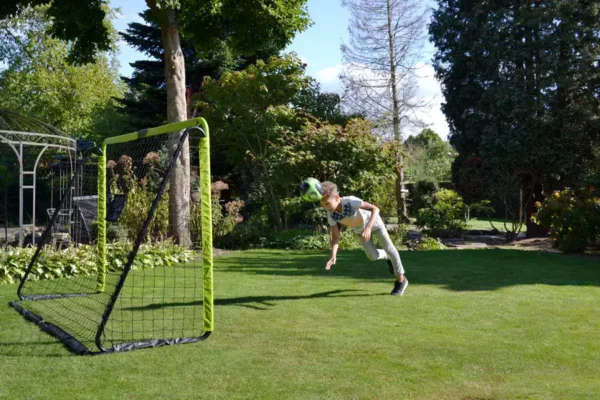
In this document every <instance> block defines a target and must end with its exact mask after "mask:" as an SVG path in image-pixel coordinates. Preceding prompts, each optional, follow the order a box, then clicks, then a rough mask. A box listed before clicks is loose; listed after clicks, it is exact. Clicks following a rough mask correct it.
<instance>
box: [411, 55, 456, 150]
mask: <svg viewBox="0 0 600 400" xmlns="http://www.w3.org/2000/svg"><path fill="white" fill-rule="evenodd" d="M417 67H419V70H418V72H417V75H418V76H419V78H418V79H419V80H418V82H419V90H418V92H417V93H418V95H419V96H420V97H422V98H423V99H424V100H426V101H427V102H428V103H429V107H428V109H427V110H421V111H419V112H418V113H417V114H418V115H419V117H420V118H421V119H422V120H423V121H424V122H425V123H426V124H428V125H430V128H431V129H433V130H434V131H436V132H437V133H438V134H439V135H440V136H441V137H442V139H446V138H447V137H448V132H449V128H448V123H447V122H446V117H445V116H444V113H443V112H442V109H441V106H442V101H443V100H444V96H443V95H442V91H441V88H440V84H439V82H438V81H437V79H435V71H434V69H433V66H431V65H430V64H419V65H417ZM414 133H418V132H414Z"/></svg>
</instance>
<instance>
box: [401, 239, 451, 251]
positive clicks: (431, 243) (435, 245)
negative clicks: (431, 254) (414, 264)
mask: <svg viewBox="0 0 600 400" xmlns="http://www.w3.org/2000/svg"><path fill="white" fill-rule="evenodd" d="M409 247H410V248H411V249H412V250H443V249H445V248H446V246H444V244H443V243H442V242H441V241H440V240H439V239H436V238H432V237H428V236H424V237H423V238H421V239H420V240H413V241H411V242H409Z"/></svg>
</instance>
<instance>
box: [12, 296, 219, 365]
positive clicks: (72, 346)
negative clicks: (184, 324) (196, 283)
mask: <svg viewBox="0 0 600 400" xmlns="http://www.w3.org/2000/svg"><path fill="white" fill-rule="evenodd" d="M8 304H9V305H10V306H11V307H12V308H14V309H15V310H17V311H18V312H19V313H20V314H21V315H23V317H25V319H27V320H29V321H31V322H33V323H34V324H36V325H37V326H39V327H40V329H42V330H43V331H45V332H46V333H49V334H50V335H52V336H54V337H56V338H58V339H59V340H60V341H61V342H62V343H63V344H64V345H65V347H66V348H67V349H68V350H69V351H71V352H72V353H75V354H79V355H97V354H106V353H120V352H124V351H131V350H138V349H148V348H153V347H160V346H166V345H175V344H186V343H196V342H200V341H203V340H205V339H207V338H208V337H209V336H210V334H211V332H204V333H203V334H202V335H201V336H199V337H192V338H175V339H156V340H149V341H145V342H128V343H119V344H115V345H113V346H112V347H109V348H102V349H101V350H100V351H98V350H96V351H94V350H91V349H89V348H88V347H87V346H85V345H84V344H83V343H81V342H80V341H78V340H77V339H75V338H74V337H73V336H71V335H70V334H69V333H67V332H65V331H64V330H62V329H61V328H59V327H58V326H56V325H54V324H51V323H49V322H46V321H44V320H43V319H42V318H41V317H40V316H38V315H37V314H35V313H33V312H31V311H28V310H26V309H25V308H23V307H22V306H21V305H20V304H19V302H16V301H11V302H10V303H8Z"/></svg>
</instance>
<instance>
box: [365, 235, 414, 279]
mask: <svg viewBox="0 0 600 400" xmlns="http://www.w3.org/2000/svg"><path fill="white" fill-rule="evenodd" d="M373 236H377V239H379V242H380V243H381V245H382V246H383V250H378V249H377V247H375V243H374V242H373ZM358 239H359V240H360V243H361V244H362V247H363V249H364V250H365V253H367V257H369V260H371V261H376V260H391V261H392V264H393V265H394V274H395V275H396V276H399V275H404V267H403V266H402V261H400V254H398V250H397V249H396V246H394V243H392V239H390V235H389V234H388V231H387V229H385V227H382V228H380V229H377V230H373V231H371V239H369V240H368V241H366V242H365V241H363V239H362V237H361V236H360V235H359V236H358Z"/></svg>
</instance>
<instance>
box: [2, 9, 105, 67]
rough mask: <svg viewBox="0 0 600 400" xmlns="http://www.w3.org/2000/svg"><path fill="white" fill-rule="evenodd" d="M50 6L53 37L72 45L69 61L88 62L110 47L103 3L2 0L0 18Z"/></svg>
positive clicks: (49, 13)
mask: <svg viewBox="0 0 600 400" xmlns="http://www.w3.org/2000/svg"><path fill="white" fill-rule="evenodd" d="M47 4H50V8H49V10H48V15H49V16H50V17H52V19H53V24H52V25H50V29H49V32H48V33H50V34H52V35H54V36H56V37H57V38H59V39H63V40H67V41H69V42H71V43H72V45H71V46H70V52H69V58H70V60H71V61H73V62H77V63H88V62H91V61H93V60H94V58H95V56H96V54H97V53H98V52H102V51H108V50H109V49H110V48H111V40H110V36H109V32H108V30H107V29H106V26H105V25H104V19H105V17H106V11H105V9H104V7H105V3H104V2H103V1H102V0H86V1H71V0H53V1H50V0H3V1H2V2H1V3H0V19H5V18H11V17H14V16H15V15H18V14H19V13H20V12H21V11H22V10H23V9H24V8H26V7H27V6H40V5H47Z"/></svg>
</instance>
